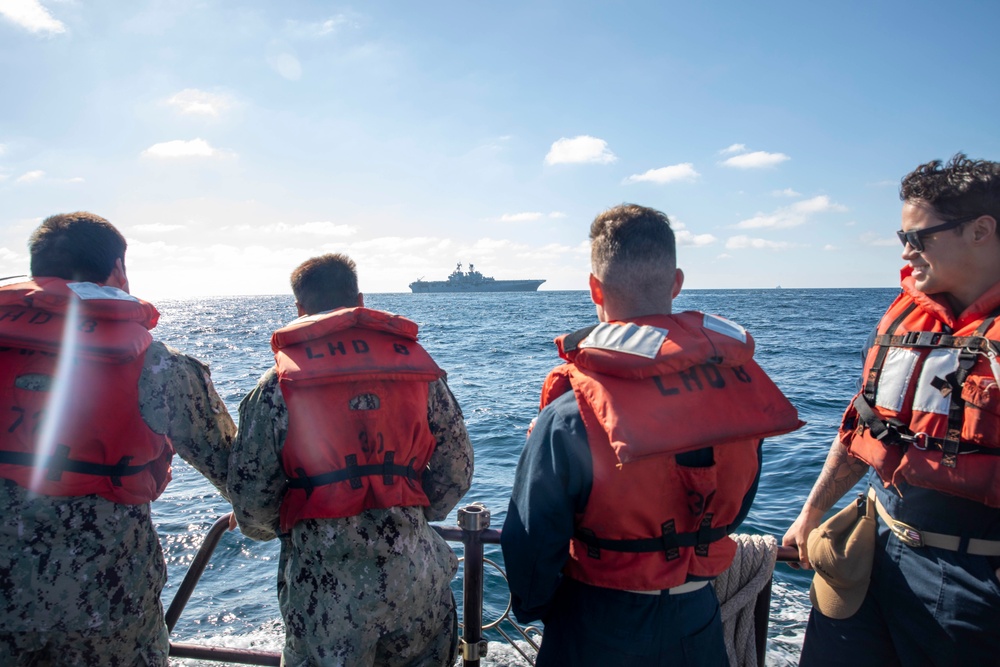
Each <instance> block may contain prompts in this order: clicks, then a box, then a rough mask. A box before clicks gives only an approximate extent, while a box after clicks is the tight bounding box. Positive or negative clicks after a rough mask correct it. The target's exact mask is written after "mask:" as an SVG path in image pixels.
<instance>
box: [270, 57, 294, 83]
mask: <svg viewBox="0 0 1000 667" xmlns="http://www.w3.org/2000/svg"><path fill="white" fill-rule="evenodd" d="M267 64H268V65H270V66H271V69H273V70H274V71H275V72H277V73H278V74H280V75H281V76H283V77H285V78H286V79H288V80H289V81H298V80H299V79H301V78H302V64H301V63H300V62H299V59H298V58H296V57H295V56H294V55H292V54H291V53H278V54H275V55H272V56H268V58H267Z"/></svg>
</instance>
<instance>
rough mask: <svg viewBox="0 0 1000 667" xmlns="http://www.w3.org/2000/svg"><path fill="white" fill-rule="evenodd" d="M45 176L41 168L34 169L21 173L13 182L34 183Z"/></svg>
mask: <svg viewBox="0 0 1000 667" xmlns="http://www.w3.org/2000/svg"><path fill="white" fill-rule="evenodd" d="M44 177H45V172H44V171H42V170H41V169H36V170H35V171H29V172H27V173H25V174H21V175H20V176H18V177H17V179H16V180H15V181H14V182H15V183H34V182H35V181H40V180H42V178H44Z"/></svg>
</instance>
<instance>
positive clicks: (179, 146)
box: [142, 139, 222, 159]
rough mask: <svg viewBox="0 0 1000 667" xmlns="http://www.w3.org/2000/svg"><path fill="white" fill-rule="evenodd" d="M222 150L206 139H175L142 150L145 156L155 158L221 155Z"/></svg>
mask: <svg viewBox="0 0 1000 667" xmlns="http://www.w3.org/2000/svg"><path fill="white" fill-rule="evenodd" d="M221 155H222V151H220V150H218V149H217V148H213V147H212V146H211V144H209V143H208V142H207V141H205V140H204V139H191V140H189V141H185V140H183V139H175V140H173V141H164V142H161V143H158V144H153V145H152V146H150V147H149V148H147V149H146V150H144V151H143V152H142V156H143V157H148V158H155V159H173V158H186V157H219V156H221Z"/></svg>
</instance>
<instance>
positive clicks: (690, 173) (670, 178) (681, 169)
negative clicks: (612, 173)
mask: <svg viewBox="0 0 1000 667" xmlns="http://www.w3.org/2000/svg"><path fill="white" fill-rule="evenodd" d="M698 176H700V174H699V173H698V172H697V171H695V169H694V165H693V164H691V163H690V162H684V163H681V164H673V165H670V166H669V167H660V168H659V169H650V170H649V171H647V172H646V173H644V174H633V175H632V176H629V177H628V178H626V179H625V182H627V183H657V184H660V185H662V184H664V183H672V182H674V181H693V180H695V179H696V178H698Z"/></svg>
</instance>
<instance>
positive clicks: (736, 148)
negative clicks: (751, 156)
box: [719, 144, 747, 155]
mask: <svg viewBox="0 0 1000 667" xmlns="http://www.w3.org/2000/svg"><path fill="white" fill-rule="evenodd" d="M746 149H747V145H746V144H732V145H730V146H729V148H723V149H722V150H721V151H719V154H720V155H732V154H733V153H743V152H744V151H746Z"/></svg>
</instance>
